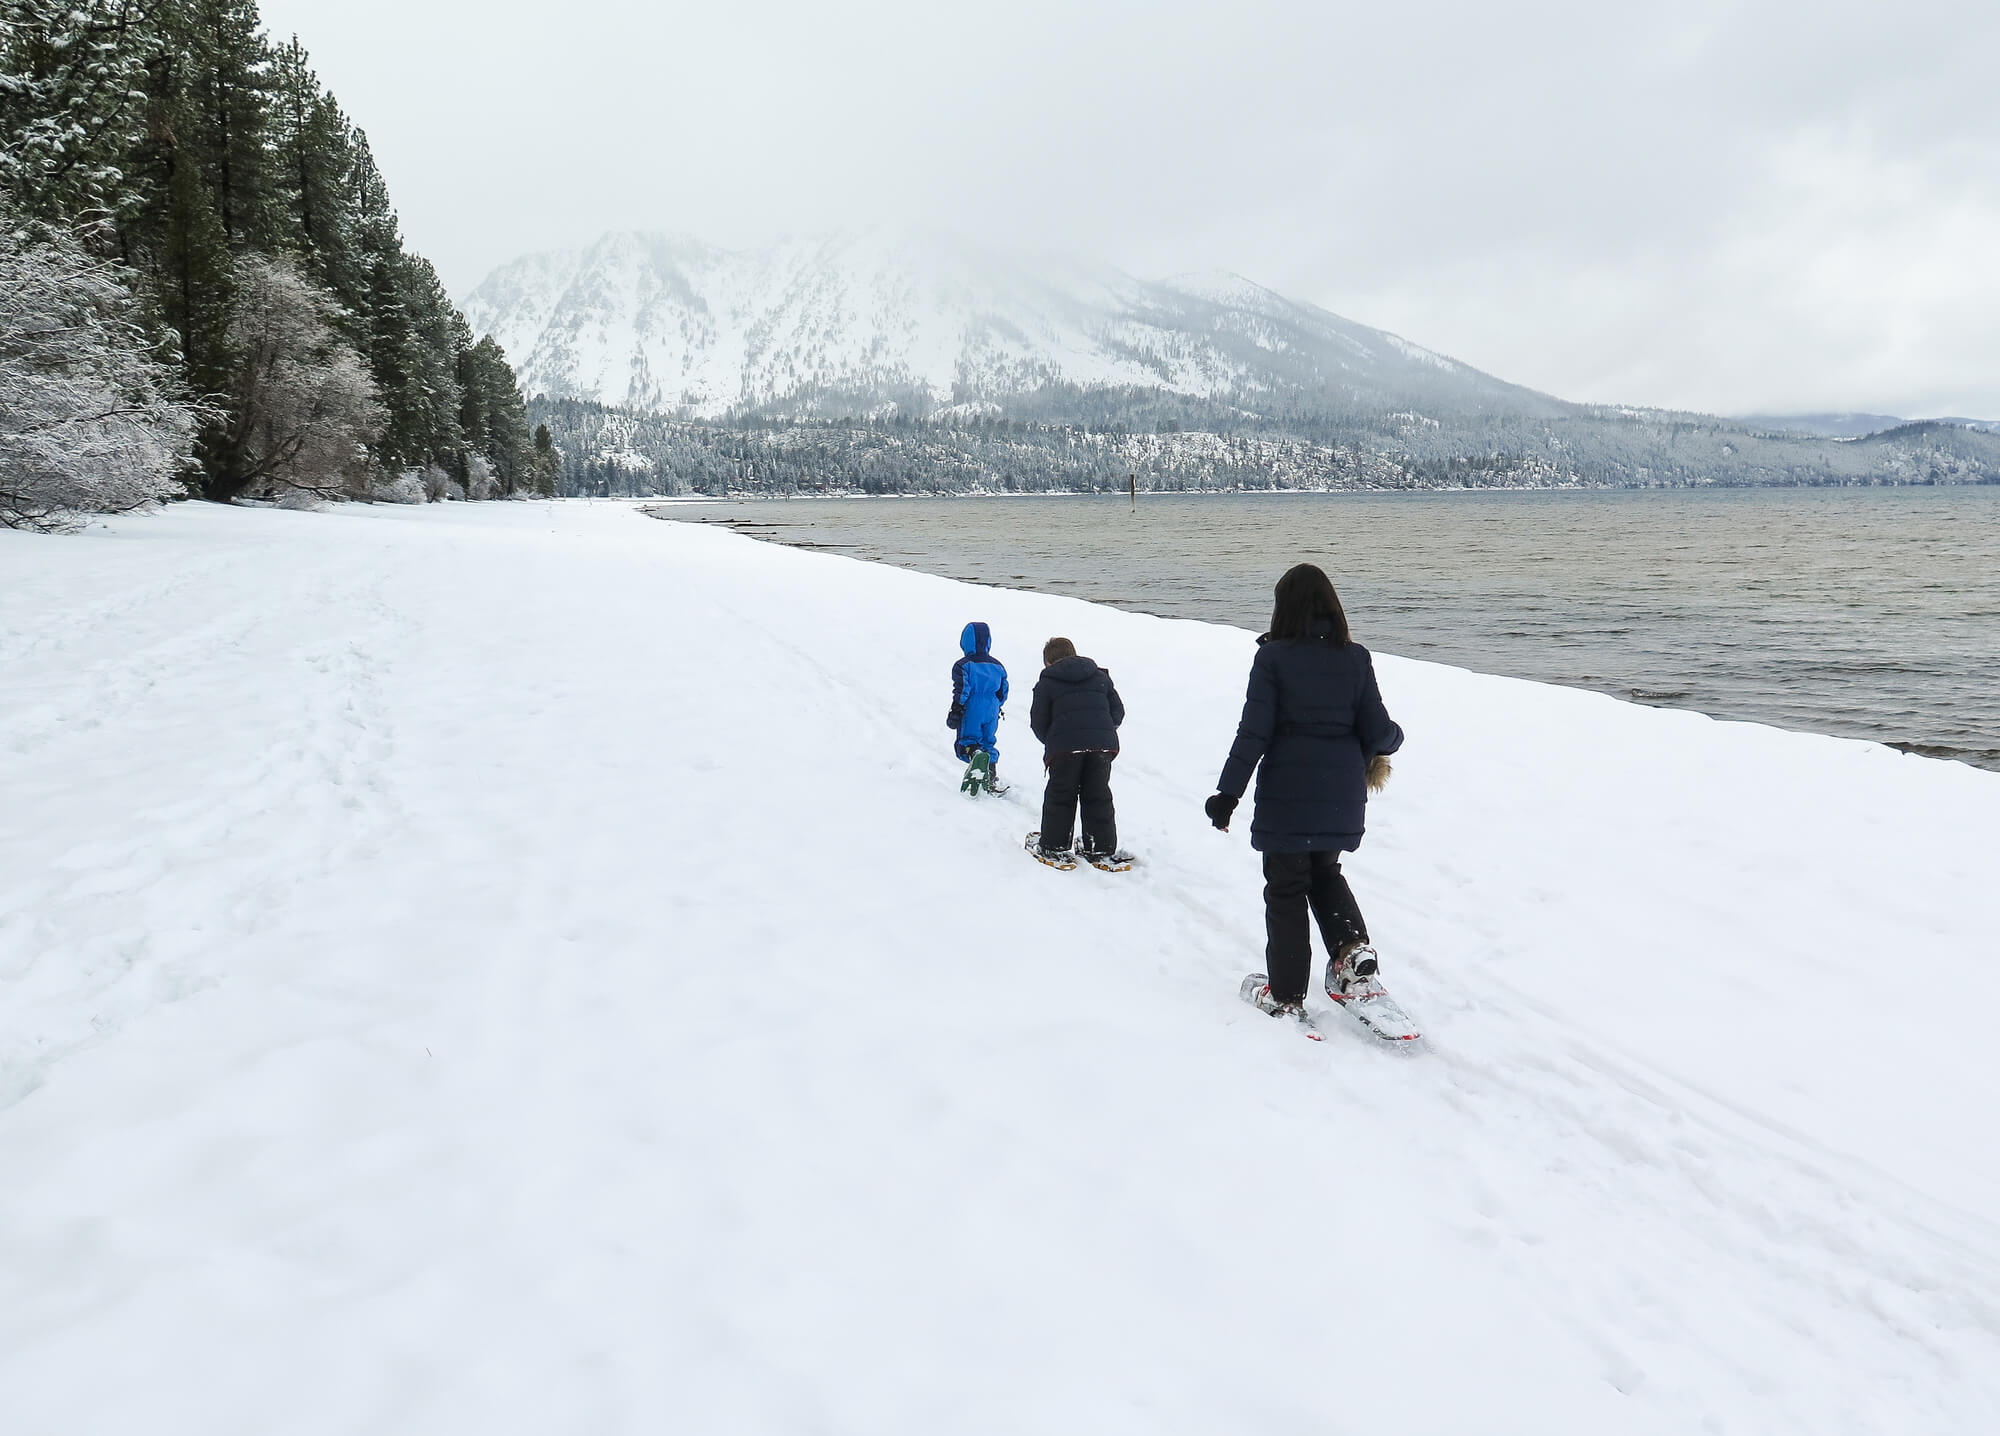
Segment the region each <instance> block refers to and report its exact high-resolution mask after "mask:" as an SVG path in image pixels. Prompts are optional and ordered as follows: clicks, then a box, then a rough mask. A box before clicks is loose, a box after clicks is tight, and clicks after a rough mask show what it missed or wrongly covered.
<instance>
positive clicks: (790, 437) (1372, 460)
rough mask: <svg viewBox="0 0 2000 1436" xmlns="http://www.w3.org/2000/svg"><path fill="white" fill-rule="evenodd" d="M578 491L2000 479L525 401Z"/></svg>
mask: <svg viewBox="0 0 2000 1436" xmlns="http://www.w3.org/2000/svg"><path fill="white" fill-rule="evenodd" d="M529 410H530V414H531V417H533V418H534V419H536V420H538V421H539V424H540V430H546V431H549V432H550V433H551V434H552V436H553V439H554V442H555V444H556V446H557V447H558V448H559V449H560V450H561V452H562V454H563V462H562V474H561V478H560V482H559V491H560V492H562V493H565V494H573V495H583V494H589V495H599V496H621V495H632V496H645V495H676V494H716V495H721V494H773V495H779V494H786V495H789V494H839V493H857V494H938V493H970V492H989V493H991V492H999V493H1009V492H1023V493H1035V492H1051V491H1061V492H1089V491H1100V490H1119V489H1123V488H1125V487H1126V486H1127V485H1128V484H1130V483H1133V482H1136V483H1137V485H1138V487H1140V488H1141V489H1145V490H1148V491H1156V490H1157V491H1173V492H1199V491H1204V490H1243V489H1255V490H1264V489H1418V488H1523V487H1552V486H1565V487H1566V486H1582V487H1598V486H1632V487H1667V486H1688V485H1697V484H1725V485H1730V484H1733V485H1752V484H1784V485H1796V486H1816V485H1846V484H1907V483H1919V484H1923V483H1994V482H2000V436H1996V435H1992V434H1985V433H1980V432H1978V431H1976V430H1970V429H1965V428H1962V427H1957V426H1953V425H1948V424H1923V425H1911V426H1908V427H1906V428H1903V429H1897V430H1891V431H1889V432H1887V433H1883V434H1878V435H1874V436H1872V437H1870V438H1868V439H1863V440H1859V441H1855V442H1849V443H1831V442H1828V441H1825V440H1817V439H1811V438H1807V437H1804V436H1798V435H1792V436H1783V435H1776V436H1762V435H1754V434H1749V433H1746V432H1745V431H1743V430H1742V429H1740V428H1732V427H1730V426H1728V425H1727V424H1725V423H1722V422H1721V421H1714V420H1711V421H1708V422H1706V423H1702V422H1697V421H1694V420H1691V419H1683V418H1682V417H1681V416H1677V415H1658V414H1640V415H1636V416H1635V415H1600V414H1594V413H1588V414H1579V415H1575V416H1564V417H1561V418H1555V419H1547V418H1533V417H1527V416H1500V415H1489V416H1460V417H1458V418H1456V419H1454V420H1452V421H1451V422H1450V423H1449V424H1439V423H1435V422H1431V421H1426V420H1423V419H1421V418H1418V417H1416V416H1411V415H1393V414H1390V415H1370V416H1367V419H1366V422H1365V423H1360V422H1357V423H1356V424H1355V426H1354V427H1353V428H1349V429H1346V430H1342V431H1337V432H1338V437H1337V438H1335V439H1334V440H1333V441H1331V442H1326V441H1320V440H1315V439H1308V438H1302V437H1298V436H1295V435H1287V434H1283V433H1272V432H1266V431H1262V430H1260V429H1258V428H1254V427H1251V426H1244V427H1245V429H1247V430H1248V431H1247V432H1245V431H1242V430H1239V431H1237V432H1216V431H1212V430H1178V429H1174V430H1165V429H1163V430H1158V431H1151V432H1148V431H1136V430H1133V429H1129V428H1126V427H1124V426H1119V425H1112V424H1109V423H1106V424H1101V425H1098V426H1096V427H1093V428H1077V427H1070V426H1067V425H1062V424H1044V423H1035V422H1029V421H1024V420H1019V419H1011V418H999V417H996V418H991V419H980V420H976V421H973V422H971V423H967V424H963V425H960V424H954V423H948V422H947V423H938V422H931V421H929V420H924V419H913V418H909V417H907V416H894V417H887V418H878V419H874V420H847V421H841V420H833V419H807V420H797V419H775V418H771V417H769V416H762V417H755V418H748V417H738V418H735V419H732V420H729V421H726V422H720V423H703V422H699V421H694V420H686V419H674V418H667V417H663V416H660V415H655V414H646V413H641V412H636V411H632V410H626V409H619V408H613V407H610V406H606V405H600V404H593V403H589V402H585V401H581V400H571V399H564V400H548V399H540V398H538V399H536V400H534V401H533V402H532V403H531V404H530V406H529Z"/></svg>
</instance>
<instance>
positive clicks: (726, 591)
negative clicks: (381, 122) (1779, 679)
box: [0, 503, 2000, 1436]
mask: <svg viewBox="0 0 2000 1436" xmlns="http://www.w3.org/2000/svg"><path fill="white" fill-rule="evenodd" d="M1290 559H1291V555H1283V554H1274V555H1273V556H1272V566H1273V570H1274V572H1275V571H1276V570H1277V569H1279V568H1281V567H1282V566H1283V565H1284V564H1285V563H1287V562H1289V561H1290ZM975 617H977V618H983V619H985V620H987V621H988V622H989V623H991V624H992V625H993V627H994V630H995V633H996V635H997V640H998V644H997V646H998V651H999V653H1000V655H1001V657H1002V658H1003V659H1005V660H1007V661H1009V662H1010V664H1011V665H1012V667H1013V671H1014V674H1015V678H1016V680H1017V683H1018V685H1019V689H1020V697H1018V698H1017V699H1016V702H1015V707H1014V711H1013V712H1012V714H1010V721H1009V722H1008V724H1007V725H1006V726H1005V727H1004V728H1003V736H1002V744H1003V750H1004V753H1005V757H1004V759H1003V770H1006V769H1011V770H1012V773H1013V776H1014V779H1015V781H1016V784H1017V786H1016V788H1015V792H1014V794H1013V796H1012V797H1010V798H1008V799H1006V800H1002V801H1000V802H997V803H978V804H974V803H970V802H967V801H965V800H964V799H961V798H960V797H959V796H958V795H957V793H956V792H955V780H956V771H957V767H956V765H955V764H954V763H953V762H952V760H951V758H950V756H949V753H948V751H947V741H948V737H947V734H946V733H945V731H944V728H943V726H942V725H943V718H944V708H945V705H946V699H947V693H946V684H945V679H946V670H947V668H948V666H949V664H950V662H951V659H952V657H953V656H954V653H955V646H954V645H955V635H956V634H957V632H958V629H959V627H960V625H961V624H963V623H964V622H965V621H966V620H967V619H969V618H975ZM1355 618H1356V623H1357V628H1358V629H1359V631H1360V632H1361V633H1362V634H1363V635H1364V637H1365V634H1366V632H1367V627H1368V618H1367V615H1366V614H1365V613H1361V614H1357V615H1355ZM1058 632H1060V633H1065V634H1067V635H1069V636H1070V637H1072V638H1074V639H1075V640H1076V641H1077V644H1078V646H1079V647H1080V648H1081V649H1082V651H1084V652H1085V653H1089V654H1092V655H1094V656H1096V657H1097V658H1099V659H1100V660H1101V661H1103V662H1104V663H1105V664H1106V665H1108V666H1109V667H1110V668H1111V669H1112V670H1113V672H1114V673H1115V674H1116V676H1117V678H1118V682H1119V686H1120V689H1121V690H1122V692H1123V693H1124V695H1125V697H1126V701H1127V703H1128V705H1129V708H1130V711H1131V718H1130V720H1129V722H1128V724H1127V729H1126V733H1127V751H1126V755H1125V757H1123V758H1122V759H1121V760H1120V762H1119V765H1118V769H1119V771H1118V775H1117V792H1118V800H1119V809H1120V817H1121V826H1122V830H1123V834H1124V836H1125V839H1126V841H1127V843H1128V845H1129V846H1131V847H1133V848H1135V849H1137V850H1138V851H1139V852H1141V853H1142V854H1143V855H1144V856H1145V858H1146V859H1147V862H1146V865H1145V866H1144V867H1142V868H1141V869H1139V870H1138V871H1136V872H1134V873H1131V874H1127V875H1123V876H1115V877H1114V876H1109V875H1105V874H1099V873H1096V872H1093V871H1090V870H1088V869H1085V870H1082V871H1079V872H1076V873H1069V874H1058V873H1054V872H1052V871H1050V870H1048V869H1045V868H1042V867H1039V866H1037V865H1035V864H1033V863H1031V862H1030V861H1029V860H1028V859H1027V858H1026V857H1025V856H1024V855H1023V854H1022V853H1021V852H1020V851H1019V844H1020V840H1021V834H1022V833H1023V832H1024V831H1025V830H1026V829H1027V828H1029V827H1031V826H1033V824H1034V803H1035V799H1036V796H1037V794H1036V792H1035V791H1034V790H1035V786H1036V785H1035V784H1034V783H1033V782H1032V781H1031V779H1032V777H1033V768H1034V764H1033V761H1032V756H1031V753H1030V748H1031V743H1030V740H1029V737H1028V735H1027V732H1026V724H1025V722H1024V721H1023V720H1024V718H1025V700H1026V689H1027V687H1028V685H1029V683H1030V682H1031V681H1032V678H1033V655H1034V654H1036V653H1037V652H1038V651H1039V645H1040V643H1041V641H1042V640H1043V639H1044V638H1046V637H1047V636H1049V635H1050V634H1051V633H1058ZM1250 652H1251V645H1250V639H1249V636H1248V635H1246V634H1244V633H1241V632H1238V631H1234V630H1230V629H1226V628H1220V627H1212V626H1204V625H1196V624H1189V623H1183V622H1169V621H1165V620H1160V619H1153V618H1148V617H1144V616H1138V615H1133V614H1127V613H1122V612H1117V611H1114V610H1109V609H1103V608H1094V607H1090V606H1087V605H1084V604H1080V603H1076V602H1073V601H1069V600H1063V599H1057V598H1052V597H1047V596H1040V595H1032V594H1019V593H1009V592H1000V591H995V590H990V589H982V588H973V587H969V586H965V585H960V584H954V583H950V582H947V581H944V580H940V579H934V578H929V577H925V576H922V575H917V574H911V573H906V572H902V571H899V570H895V569H891V568H887V567H881V566H874V565H869V564H863V563H858V562H854V561H850V560H846V559H840V558H834V557H830V556H824V555H817V554H810V553H802V552H798V551H794V550H790V549H784V548H779V547H775V546H766V545H760V544H756V543H754V542H751V541H749V540H746V539H742V538H739V537H737V536H735V535H731V534H727V533H723V532H720V531H717V530H715V529H711V528H704V527H697V526H692V525H677V524H672V523H662V522H653V521H649V520H646V519H644V518H641V517H638V516H636V515H634V514H632V513H630V512H629V511H627V510H624V509H622V508H618V507H614V506H608V505H599V506H595V507H592V506H587V505H583V504H579V503H570V504H558V505H551V504H542V503H536V504H515V505H479V506H451V507H449V508H445V507H442V506H434V507H429V508H423V509H391V508H388V507H376V508H370V509H357V508H345V509H341V510H338V511H335V512H330V513H324V514H291V513H280V512H271V511H263V512H246V511H236V510H227V509H218V508H211V507H206V506H196V505H187V506H182V507H179V508H176V509H174V510H173V511H171V512H169V513H167V514H166V515H164V516H161V517H157V518H151V519H132V520H122V521H119V522H117V523H115V524H113V525H111V526H110V527H108V528H104V527H99V528H94V529H92V530H91V531H90V532H89V533H88V534H87V535H84V536H82V537H79V538H76V539H71V540H60V541H57V540H37V539H31V538H28V537H26V536H23V535H16V534H8V533H0V793H4V794H5V803H4V807H0V1413H4V1420H0V1427H4V1429H5V1430H6V1431H7V1432H8V1433H9V1436H29V1433H75V1432H84V1431H90V1432H98V1431H107V1432H108V1431H135V1430H144V1431H147V1432H151V1433H178V1432H187V1433H201V1436H219V1433H236V1432H241V1433H260V1436H261V1433H272V1432H287V1433H290V1432H322V1431H323V1432H330V1433H331V1432H340V1433H351V1432H356V1431H369V1432H404V1431H408V1432H424V1433H440V1432H466V1433H479V1436H492V1433H497V1432H516V1431H518V1432H546V1431H551V1430H574V1431H590V1432H620V1431H632V1432H658V1431H665V1430H675V1431H730V1432H797V1431H820V1430H825V1431H867V1432H909V1433H925V1436H931V1433H938V1432H996V1433H999V1432H1008V1433H1018V1432H1027V1431H1037V1432H1092V1433H1100V1432H1113V1431H1129V1432H1148V1433H1152V1432H1189V1433H1196V1432H1200V1433H1213V1432H1224V1431H1226V1432H1232V1433H1246V1432H1286V1433H1291V1432H1301V1431H1354V1432H1363V1431H1396V1432H1404V1433H1420V1432H1437V1433H1472V1432H1476V1433H1493V1432H1524V1433H1526V1432H1534V1433H1551V1432H1560V1433H1570V1432H1575V1433H1593V1436H1594V1433H1607V1432H1689V1431H1712V1432H1743V1433H1758V1436H1770V1433H1789V1432H1799V1433H1814V1436H1826V1433H1840V1432H1855V1433H1861V1432H1868V1433H1883V1432H1901V1431H1909V1432H1923V1433H1926V1436H1937V1433H1947V1432H1964V1433H1973V1432H1988V1431H1992V1430H1995V1429H2000V1295H1996V1293H2000V1229H1997V1228H1996V1226H1995V1224H1994V1222H1993V1220H1992V1218H1991V1213H1992V1212H1993V1211H1994V1210H1995V1209H1996V1207H2000V1143H1996V1141H1995V1136H1996V1132H2000V1119H1996V1117H1995V1115H1994V1113H1995V1106H1996V1100H2000V1060H1996V1058H1995V1056H1994V1046H1993V1043H1992V1040H1991V1037H1990V1026H1991V1021H1992V1018H1991V1013H1992V1011H1993V1010H1994V1006H1995V998H1996V996H2000V991H1996V989H2000V973H1996V970H1995V967H1994V962H1993V938H1994V934H1995V933H1996V931H2000V896H1996V884H1994V883H1993V881H1992V879H1991V870H1992V868H1993V866H1994V860H1995V858H1996V856H2000V776H1996V775H1993V774H1989V773H1982V772H1978V771H1974V770H1971V769H1968V768H1964V767H1960V766H1956V765H1952V764H1945V763H1936V762H1930V761H1926V760H1924V759H1920V758H1913V757H1905V756H1902V755H1899V754H1897V753H1894V752H1892V751H1890V750H1887V749H1884V748H1878V747H1873V746H1870V745H1866V744H1861V743H1855V742H1848V741H1842V740H1835V739H1826V738H1817V737H1811V736H1803V735H1798V734H1791V733H1783V732H1777V731H1774V730H1770V729H1765V728H1759V727H1754V726H1749V725H1742V724H1726V723H1715V722H1711V721H1709V720H1708V719H1705V718H1702V717H1698V716H1695V715H1692V714H1688V713H1679V712H1673V711H1665V710H1658V709H1651V708H1642V707H1634V706H1631V705H1627V704H1622V703H1618V702H1616V701H1613V700H1611V699H1609V698H1605V697H1602V696H1599V695H1595V694H1590V693H1583V692H1575V691H1570V690H1564V689H1554V688H1546V687H1540V686H1536V685H1533V684H1527V683H1521V682H1515V681H1510V680H1505V679H1498V678H1490V677H1483V676H1479V675H1475V674H1470V673H1465V672H1461V671H1457V670H1453V669H1448V668H1443V667H1438V666H1432V665H1426V664H1419V663H1409V662H1402V661H1398V660H1395V659H1393V658H1383V659H1382V660H1381V675H1382V685H1383V689H1384V692H1385V695H1386V696H1387V699H1388V702H1389V705H1390V708H1391V711H1392V712H1393V713H1395V715H1396V716H1397V717H1398V719H1399V720H1400V721H1401V722H1402V723H1403V725H1404V726H1405V728H1406V729H1407V730H1408V732H1409V735H1410V740H1409V746H1408V749H1407V750H1406V753H1405V754H1404V755H1403V756H1402V757H1401V758H1399V760H1398V764H1397V773H1396V776H1395V779H1394V781H1393V782H1392V784H1391V786H1390V788H1389V790H1388V792H1387V794H1386V795H1385V796H1384V797H1383V798H1382V799H1381V800H1380V801H1378V803H1377V804H1376V805H1375V811H1374V814H1373V817H1372V824H1373V827H1372V832H1371V836H1370V839H1369V843H1368V846H1367V847H1366V848H1365V849H1364V850H1363V852H1362V853H1361V854H1360V855H1359V856H1358V857H1357V858H1356V859H1355V860H1354V861H1353V863H1352V864H1351V869H1350V870H1351V872H1352V874H1353V877H1354V881H1355V885H1356V888H1357V891H1358V893H1359V896H1360V898H1361V901H1362V904H1363V906H1364V908H1365V910H1366V911H1367V913H1368V915H1369V918H1370V921H1371V924H1372V925H1373V927H1374V928H1375V931H1376V935H1377V938H1378V943H1379V946H1380V947H1381V949H1382V952H1383V957H1384V963H1385V974H1386V975H1387V977H1388V979H1389V981H1390V982H1391V984H1392V985H1393V987H1394V989H1395V990H1396V992H1397V993H1398V994H1399V995H1400V996H1401V997H1403V998H1404V999H1405V1000H1406V1002H1407V1004H1408V1006H1409V1007H1410V1008H1411V1010H1412V1011H1413V1012H1414V1013H1416V1014H1417V1015H1418V1016H1419V1017H1420V1018H1421V1019H1422V1020H1423V1021H1424V1022H1425V1024H1426V1027H1427V1029H1428V1032H1429V1034H1430V1035H1429V1038H1428V1041H1427V1043H1426V1050H1424V1051H1422V1052H1420V1053H1417V1054H1413V1055H1411V1056H1407V1057H1400V1058H1399V1057H1398V1056H1397V1055H1396V1054H1394V1053H1391V1052H1389V1051H1387V1050H1384V1049H1381V1048H1379V1047H1378V1046H1375V1045H1371V1043H1370V1041H1369V1040H1367V1039H1365V1038H1363V1037H1360V1036H1358V1035H1352V1036H1348V1035H1343V1036H1342V1037H1341V1039H1340V1040H1336V1041H1332V1042H1328V1043H1326V1044H1324V1045H1319V1046H1314V1045H1312V1044H1308V1043H1304V1042H1301V1041H1299V1040H1297V1038H1296V1037H1294V1036H1292V1035H1290V1034H1289V1033H1287V1032H1285V1031H1283V1030H1282V1029H1280V1028H1278V1027H1277V1026H1275V1025H1274V1024H1272V1023H1271V1022H1269V1021H1268V1019H1265V1018H1263V1017H1261V1016H1259V1015H1258V1014H1256V1013H1254V1012H1252V1011H1251V1010H1250V1009H1248V1008H1246V1007H1244V1006H1243V1005H1242V1004H1240V1003H1239V1002H1238V1001H1237V1000H1236V997H1235V987H1236V982H1237V980H1238V979H1239V978H1240V976H1241V975H1242V973H1243V972H1244V971H1245V970H1247V969H1249V968H1251V967H1253V966H1256V965H1257V964H1258V962H1259V957H1260V947H1261V925H1260V916H1259V905H1258V878H1257V874H1256V864H1255V858H1254V856H1253V855H1252V854H1251V853H1250V852H1249V850H1248V847H1247V843H1246V840H1245V837H1244V835H1243V834H1242V833H1241V832H1238V833H1235V834H1232V835H1230V836H1227V837H1225V836H1223V835H1221V834H1217V833H1215V832H1213V831H1212V830H1210V829H1208V828H1207V827H1206V826H1205V825H1204V823H1203V820H1202V817H1201V813H1200V807H1199V804H1200V800H1201V798H1202V797H1203V796H1204V795H1205V794H1206V793H1207V792H1208V791H1209V785H1210V783H1211V782H1212V780H1213V778H1214V775H1215V773H1216V771H1217V769H1218V768H1219V767H1220V765H1221V760H1222V756H1223V753H1224V750H1225V748H1226V747H1227V744H1228V740H1229V736H1230V733H1231V729H1232V725H1233V722H1234V717H1235V709H1236V706H1237V702H1238V699H1239V697H1240V692H1241V685H1242V679H1243V675H1244V673H1245V671H1246V669H1247V665H1248V662H1249V658H1250Z"/></svg>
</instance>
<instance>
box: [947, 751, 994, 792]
mask: <svg viewBox="0 0 2000 1436" xmlns="http://www.w3.org/2000/svg"><path fill="white" fill-rule="evenodd" d="M958 791H959V792H961V793H963V794H965V795H966V796H967V797H968V798H976V797H978V796H979V795H980V794H981V793H994V792H1003V791H1005V790H1004V789H998V788H995V787H994V786H993V758H992V755H991V754H989V753H988V752H987V751H986V750H985V749H984V748H981V749H979V750H978V751H977V752H975V753H974V754H973V755H972V761H971V762H969V763H967V764H966V765H965V777H964V779H963V780H962V781H961V782H960V783H959V785H958Z"/></svg>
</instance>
